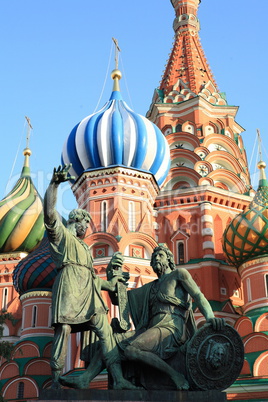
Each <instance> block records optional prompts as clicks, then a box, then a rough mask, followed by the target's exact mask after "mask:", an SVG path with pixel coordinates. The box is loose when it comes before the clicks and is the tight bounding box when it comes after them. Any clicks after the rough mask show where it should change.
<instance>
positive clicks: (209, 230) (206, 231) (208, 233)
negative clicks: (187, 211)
mask: <svg viewBox="0 0 268 402" xmlns="http://www.w3.org/2000/svg"><path fill="white" fill-rule="evenodd" d="M213 233H214V231H213V229H212V228H204V229H202V236H213Z"/></svg>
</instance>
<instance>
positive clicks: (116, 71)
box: [111, 68, 122, 80]
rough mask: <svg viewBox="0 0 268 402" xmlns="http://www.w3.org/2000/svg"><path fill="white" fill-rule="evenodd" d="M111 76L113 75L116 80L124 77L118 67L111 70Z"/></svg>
mask: <svg viewBox="0 0 268 402" xmlns="http://www.w3.org/2000/svg"><path fill="white" fill-rule="evenodd" d="M111 77H112V79H113V80H114V79H116V78H117V79H118V80H121V78H122V73H121V71H120V70H118V68H116V69H115V70H113V71H112V72H111Z"/></svg>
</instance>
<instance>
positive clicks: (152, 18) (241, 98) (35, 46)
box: [0, 0, 268, 215]
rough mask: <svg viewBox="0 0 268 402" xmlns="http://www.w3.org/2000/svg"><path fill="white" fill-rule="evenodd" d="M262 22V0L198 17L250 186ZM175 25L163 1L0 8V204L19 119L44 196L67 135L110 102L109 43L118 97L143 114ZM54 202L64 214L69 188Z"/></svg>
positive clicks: (17, 142)
mask: <svg viewBox="0 0 268 402" xmlns="http://www.w3.org/2000/svg"><path fill="white" fill-rule="evenodd" d="M267 15H268V1H267V0H259V1H258V3H257V5H255V3H254V4H253V3H252V1H250V0H235V1H234V0H202V3H201V5H200V7H199V14H198V16H199V19H200V23H201V31H200V38H201V43H202V45H203V49H204V51H205V54H206V56H207V59H208V61H209V64H210V67H211V69H212V71H213V73H214V76H215V79H216V82H217V84H218V86H219V88H220V90H221V91H222V92H226V95H227V100H228V102H229V104H232V105H236V106H240V108H239V112H238V115H237V119H236V120H237V122H238V123H239V124H240V125H242V127H244V128H245V130H246V132H245V133H244V134H243V139H244V143H245V146H246V149H247V152H248V161H249V163H250V161H251V159H252V163H251V166H250V170H251V172H252V178H253V180H255V176H256V168H255V165H256V150H255V153H254V155H253V157H252V152H253V147H254V143H255V137H256V129H257V128H259V129H260V132H261V136H262V145H263V159H264V160H265V161H266V162H268V154H267V149H268V137H267V128H266V126H267V122H266V114H267V93H268V79H267V61H268V56H267V53H268V50H267V39H268V34H267V26H266V18H267ZM173 19H174V10H173V7H172V5H171V3H170V1H169V0H136V1H135V2H129V1H122V0H117V1H116V2H110V1H105V0H104V1H101V2H96V1H90V0H46V1H41V0H39V1H36V0H23V1H22V0H0V30H1V34H0V49H1V53H0V60H1V75H0V118H1V134H0V138H1V165H0V168H1V179H0V199H2V198H3V197H4V195H5V194H6V193H7V192H8V191H9V190H10V188H11V187H12V186H13V185H14V183H15V181H16V179H17V178H18V175H19V174H20V171H21V167H22V164H23V156H22V152H23V148H24V147H25V143H26V126H25V118H24V116H25V115H26V116H29V117H30V119H31V122H32V126H33V131H32V134H31V139H30V147H31V149H32V156H31V171H32V176H33V179H34V183H35V185H36V187H37V188H38V190H39V192H40V194H41V195H43V194H44V191H45V188H46V186H47V185H48V182H49V174H50V173H51V171H52V169H53V167H54V166H56V165H58V164H59V163H60V155H61V150H62V146H63V143H64V141H65V139H66V137H67V136H68V135H69V133H70V131H71V129H72V128H73V127H74V126H75V125H76V124H77V123H78V122H79V121H81V120H82V119H83V118H84V117H86V116H87V115H89V114H91V113H92V112H93V111H94V110H95V108H96V107H98V108H101V106H103V104H104V103H105V102H106V100H108V98H109V96H110V93H111V89H112V81H111V79H110V71H111V70H112V69H113V68H114V54H112V56H111V49H112V37H115V38H117V39H118V41H119V46H120V48H121V50H122V52H121V63H120V65H119V67H120V69H121V70H122V71H123V75H124V77H123V78H122V80H121V92H122V95H123V97H124V99H125V101H126V102H127V103H128V105H129V106H130V107H132V108H133V109H134V110H135V111H136V112H137V113H140V114H143V115H145V114H146V112H147V110H148V108H149V105H150V103H151V99H152V95H153V91H154V88H156V87H157V86H158V84H159V82H160V79H161V75H162V73H163V70H164V67H165V64H166V61H167V59H168V54H169V52H170V49H171V48H172V43H173V29H172V24H173ZM109 60H111V63H110V67H108V65H109ZM107 71H108V77H107V81H106V84H105V78H106V75H107ZM104 84H105V85H104ZM103 88H104V90H103ZM101 95H102V97H101ZM100 98H101V99H100ZM9 178H10V180H9ZM254 183H255V182H254ZM62 197H63V198H62ZM60 199H61V201H60V204H59V208H60V209H61V213H62V214H63V215H66V214H67V213H68V210H69V209H72V208H74V207H76V202H75V199H74V197H73V195H72V192H71V190H70V188H69V186H68V184H66V185H65V186H63V187H62V190H61V194H60Z"/></svg>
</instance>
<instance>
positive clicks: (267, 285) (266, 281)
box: [265, 275, 268, 297]
mask: <svg viewBox="0 0 268 402" xmlns="http://www.w3.org/2000/svg"><path fill="white" fill-rule="evenodd" d="M265 293H266V297H268V275H265Z"/></svg>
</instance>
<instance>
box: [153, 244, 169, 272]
mask: <svg viewBox="0 0 268 402" xmlns="http://www.w3.org/2000/svg"><path fill="white" fill-rule="evenodd" d="M152 268H153V270H154V272H155V273H156V275H157V276H158V277H160V276H162V275H163V274H164V273H165V272H166V270H167V268H169V261H168V257H167V254H166V253H165V252H164V251H163V250H159V251H156V252H155V253H154V255H153V258H152Z"/></svg>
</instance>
